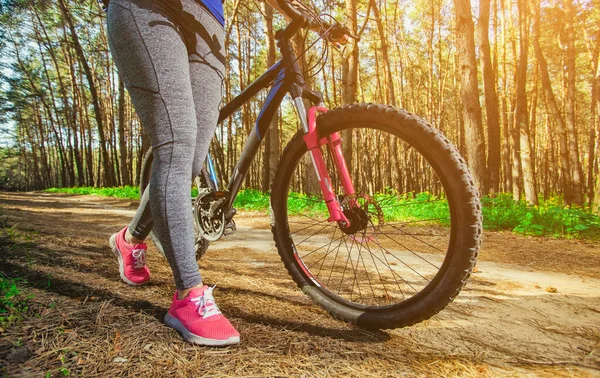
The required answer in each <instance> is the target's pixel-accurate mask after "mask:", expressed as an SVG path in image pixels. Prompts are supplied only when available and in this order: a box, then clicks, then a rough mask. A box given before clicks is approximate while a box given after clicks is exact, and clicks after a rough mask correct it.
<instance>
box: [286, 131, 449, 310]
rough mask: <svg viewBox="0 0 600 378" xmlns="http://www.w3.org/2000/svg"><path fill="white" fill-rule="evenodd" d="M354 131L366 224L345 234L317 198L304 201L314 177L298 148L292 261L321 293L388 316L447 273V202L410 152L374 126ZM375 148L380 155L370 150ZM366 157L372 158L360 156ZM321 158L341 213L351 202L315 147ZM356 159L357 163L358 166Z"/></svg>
mask: <svg viewBox="0 0 600 378" xmlns="http://www.w3.org/2000/svg"><path fill="white" fill-rule="evenodd" d="M363 126H364V125H363ZM373 126H375V127H377V128H374V127H373ZM352 132H353V138H352V141H353V146H352V147H353V153H352V164H353V166H354V169H353V171H352V172H351V175H352V177H353V182H354V186H355V189H356V194H357V196H356V200H357V202H358V203H359V205H360V207H361V209H363V210H364V212H365V213H366V214H367V215H368V224H367V226H366V227H364V228H359V230H352V231H353V232H350V233H349V232H344V231H348V230H343V229H342V228H340V226H339V225H338V224H336V223H330V222H328V221H327V220H326V219H327V217H328V213H327V212H326V207H325V204H324V203H323V201H322V200H321V199H320V193H319V194H318V195H319V198H316V197H315V196H311V194H310V192H311V184H310V182H311V179H310V176H311V175H313V176H314V172H313V170H312V166H311V165H310V164H311V163H310V161H309V160H308V159H309V158H308V157H307V154H306V153H305V152H306V149H305V148H304V149H303V151H302V153H303V157H298V158H297V159H296V164H295V166H294V169H293V170H291V171H290V172H291V173H290V175H289V180H288V182H289V185H288V191H287V193H286V197H287V198H286V203H287V209H288V214H286V221H287V225H288V229H289V241H290V243H291V248H292V251H293V254H294V256H293V257H294V259H295V263H296V265H297V266H298V267H299V268H300V270H301V271H302V272H303V273H304V275H305V276H306V278H307V279H308V280H310V281H312V282H313V284H314V285H315V286H316V287H318V289H319V290H320V291H321V292H322V293H323V294H325V295H326V296H328V297H330V298H332V299H334V300H336V301H338V302H340V303H343V304H344V305H346V306H350V307H353V308H357V309H365V308H369V309H371V310H377V309H382V310H386V309H389V308H390V307H397V306H403V305H407V304H409V303H410V302H413V301H415V300H417V299H418V298H419V297H421V296H423V295H425V294H426V293H427V292H428V291H429V290H431V288H432V287H433V286H435V284H436V283H437V282H438V281H439V279H440V278H441V277H442V276H443V272H444V271H445V270H446V268H447V261H448V260H449V255H450V253H449V251H452V245H453V243H454V242H453V239H454V238H453V236H452V235H453V229H452V227H451V225H452V222H451V216H452V211H451V206H450V205H449V203H452V200H451V198H450V199H449V198H448V194H447V193H445V191H444V185H443V184H442V180H443V178H440V176H443V175H438V174H437V173H436V169H435V168H434V167H433V166H432V165H431V163H429V161H428V160H427V159H426V158H425V157H424V156H423V155H421V154H420V152H419V151H418V150H417V148H415V146H412V145H410V144H409V143H407V142H406V141H404V140H402V139H401V138H399V137H398V135H394V134H391V133H389V132H387V131H385V130H383V129H382V128H381V127H379V126H378V125H368V126H365V127H362V128H361V129H359V130H357V129H354V130H353V131H352ZM346 139H348V138H345V140H346ZM345 140H344V142H345ZM356 141H360V143H362V146H361V145H359V144H357V143H356ZM378 144H379V145H384V146H383V147H384V148H374V147H377V145H378ZM380 147H381V146H380ZM364 150H370V151H374V154H373V155H370V156H366V155H365V154H361V153H362V151H364ZM321 152H322V153H323V156H324V158H325V160H326V164H327V166H328V170H329V172H330V174H331V180H332V185H333V187H334V191H335V193H336V195H339V196H338V200H339V201H340V203H341V204H342V205H343V207H345V208H346V210H345V214H346V213H347V210H348V209H347V208H348V203H349V202H350V201H349V200H348V198H347V196H345V195H344V194H343V192H342V188H341V184H340V180H339V178H338V177H337V173H335V170H334V169H332V167H333V159H332V158H331V155H330V153H329V151H328V150H327V149H326V147H321ZM358 158H360V159H363V160H362V161H360V162H359V163H358V166H357V165H356V164H357V160H356V159H358ZM388 166H389V167H392V169H388V168H387V167H388ZM438 171H439V169H438ZM332 172H333V173H332ZM357 174H358V175H357ZM386 174H389V175H390V176H389V177H388V178H385V177H386V176H385V175H386ZM409 176H411V177H409ZM357 177H358V178H357ZM315 179H316V178H314V177H313V180H315ZM313 186H314V184H313ZM313 189H314V188H313ZM357 219H360V217H358V218H357Z"/></svg>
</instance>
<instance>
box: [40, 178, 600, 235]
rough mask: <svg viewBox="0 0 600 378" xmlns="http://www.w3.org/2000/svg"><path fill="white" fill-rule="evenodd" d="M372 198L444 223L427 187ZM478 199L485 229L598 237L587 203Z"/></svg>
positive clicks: (255, 204)
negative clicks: (421, 190)
mask: <svg viewBox="0 0 600 378" xmlns="http://www.w3.org/2000/svg"><path fill="white" fill-rule="evenodd" d="M46 191H47V192H50V193H70V194H86V195H100V196H108V197H117V198H128V199H134V200H135V199H139V189H138V188H137V187H132V186H125V187H118V188H88V187H82V188H52V189H48V190H46ZM195 194H196V193H192V195H195ZM375 199H376V201H377V202H378V203H379V204H381V208H382V210H383V213H384V216H385V220H386V221H402V222H409V221H419V220H421V221H422V220H425V219H435V220H437V221H438V223H444V220H445V219H448V204H447V202H446V200H445V199H444V198H437V197H435V196H433V195H431V194H429V193H427V192H424V193H418V194H411V193H409V194H404V195H394V194H392V193H385V194H379V195H376V196H375ZM288 203H289V209H290V211H291V212H292V213H294V212H297V213H303V214H307V215H311V216H320V217H323V216H326V214H327V207H326V206H325V203H324V202H323V201H321V200H320V199H319V198H318V197H310V196H307V195H305V194H301V193H292V194H291V195H290V198H289V201H288ZM482 204H483V210H482V211H483V219H484V228H485V229H488V230H495V231H501V230H507V231H512V232H515V233H518V234H522V235H533V236H549V237H566V238H577V239H589V240H598V239H600V217H599V216H597V215H594V214H592V213H591V211H589V210H587V209H582V208H578V207H568V206H565V205H564V203H563V201H562V198H561V197H551V198H549V199H547V200H543V199H540V204H539V205H538V206H532V205H529V204H528V203H527V202H526V201H524V200H521V201H514V200H513V198H512V195H511V194H509V193H501V194H498V195H496V196H494V197H489V196H486V197H484V198H483V199H482ZM416 205H418V206H416ZM234 206H235V207H236V208H237V209H238V210H245V211H261V212H268V210H269V194H268V193H263V192H260V191H257V190H252V189H246V190H242V191H240V192H239V194H238V196H237V198H236V201H235V205H234Z"/></svg>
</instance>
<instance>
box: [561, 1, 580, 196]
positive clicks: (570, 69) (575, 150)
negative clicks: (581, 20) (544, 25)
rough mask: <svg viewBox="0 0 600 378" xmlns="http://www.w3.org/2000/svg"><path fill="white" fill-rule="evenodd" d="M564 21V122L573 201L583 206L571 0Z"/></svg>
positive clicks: (573, 16) (567, 5)
mask: <svg viewBox="0 0 600 378" xmlns="http://www.w3.org/2000/svg"><path fill="white" fill-rule="evenodd" d="M564 6H565V21H566V32H567V36H566V37H567V98H566V113H567V117H566V121H567V122H566V124H567V134H568V135H569V158H570V160H571V170H572V178H573V203H575V204H576V205H579V206H583V188H582V183H583V177H582V176H583V175H582V172H583V171H582V168H581V162H580V161H579V143H578V142H577V129H576V126H575V75H576V73H575V29H574V26H573V23H574V18H575V15H574V13H575V10H574V9H573V2H572V0H564Z"/></svg>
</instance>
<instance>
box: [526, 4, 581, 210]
mask: <svg viewBox="0 0 600 378" xmlns="http://www.w3.org/2000/svg"><path fill="white" fill-rule="evenodd" d="M531 5H532V7H533V10H534V12H535V14H534V16H533V22H534V24H533V33H532V37H533V47H534V51H535V56H536V60H537V63H538V66H539V69H540V76H541V79H542V88H543V90H544V93H545V96H546V102H547V105H548V107H549V111H550V113H551V114H552V117H553V118H554V121H555V122H556V125H557V128H558V135H557V136H558V140H559V143H560V170H561V173H562V175H561V176H562V187H563V193H564V196H565V202H566V203H567V204H571V203H572V202H573V192H572V190H573V188H572V179H571V162H570V159H569V146H568V143H567V131H566V125H565V122H564V119H563V116H562V113H561V112H560V110H559V108H558V105H557V103H556V98H555V97H554V92H553V91H552V84H551V81H550V75H549V73H548V64H547V63H546V58H545V57H544V54H543V52H542V48H541V46H540V40H539V37H540V4H539V2H537V1H536V0H532V1H531Z"/></svg>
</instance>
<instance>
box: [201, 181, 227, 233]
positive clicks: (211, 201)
mask: <svg viewBox="0 0 600 378" xmlns="http://www.w3.org/2000/svg"><path fill="white" fill-rule="evenodd" d="M221 194H222V192H214V191H212V190H210V189H205V190H202V191H201V192H200V191H199V193H198V196H197V197H196V199H195V200H194V221H195V222H196V226H197V228H198V239H200V238H202V239H205V240H208V241H209V242H213V241H217V240H219V239H220V238H221V236H223V234H224V233H225V229H226V226H227V224H226V223H225V212H224V211H223V208H222V205H223V203H224V202H225V201H226V199H227V196H224V195H221Z"/></svg>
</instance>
